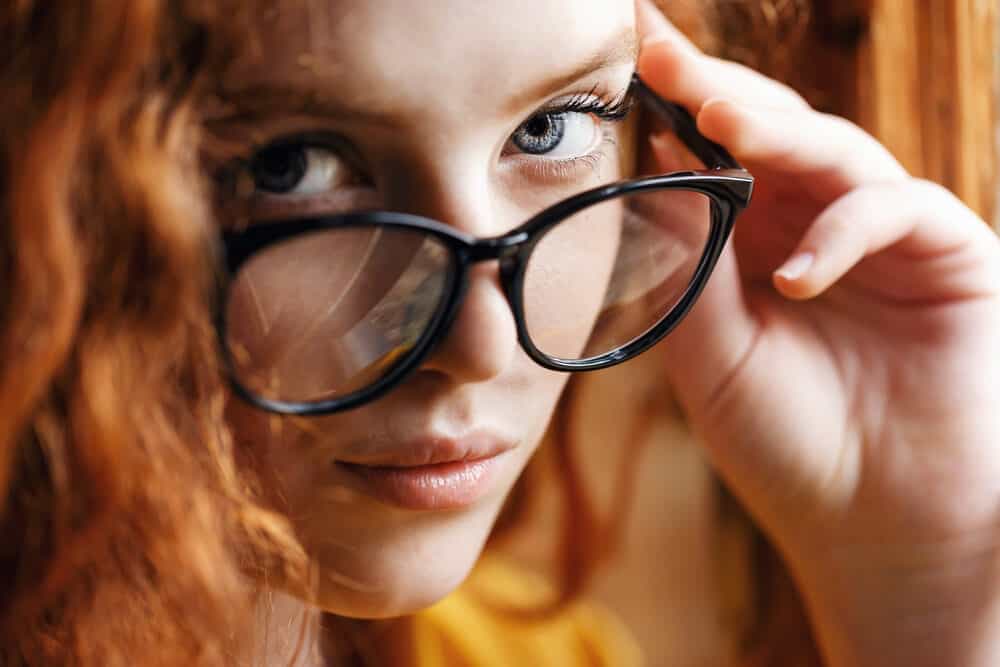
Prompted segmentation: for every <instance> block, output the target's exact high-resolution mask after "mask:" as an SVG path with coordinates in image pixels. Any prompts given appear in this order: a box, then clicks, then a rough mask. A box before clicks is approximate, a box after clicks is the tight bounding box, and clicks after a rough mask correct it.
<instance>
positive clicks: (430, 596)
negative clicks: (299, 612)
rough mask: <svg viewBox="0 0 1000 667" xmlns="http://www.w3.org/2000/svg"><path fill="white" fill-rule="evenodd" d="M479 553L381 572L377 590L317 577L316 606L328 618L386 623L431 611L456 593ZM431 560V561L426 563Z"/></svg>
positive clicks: (333, 576)
mask: <svg viewBox="0 0 1000 667" xmlns="http://www.w3.org/2000/svg"><path fill="white" fill-rule="evenodd" d="M478 555H479V554H478V552H477V553H475V554H472V555H471V557H469V558H466V559H463V561H465V562H461V563H459V562H457V559H455V558H450V559H442V560H446V561H448V562H446V563H442V562H441V561H440V560H439V561H438V563H436V564H428V563H426V562H425V563H420V564H418V563H414V564H413V566H412V567H409V568H405V569H402V570H400V571H386V572H383V573H382V575H381V578H380V579H379V585H378V586H369V587H365V588H364V589H360V590H359V586H357V585H356V584H355V583H354V582H352V581H345V580H344V579H343V576H342V575H340V574H332V573H331V572H325V573H324V574H325V575H326V576H323V575H322V574H321V575H320V576H321V577H322V578H323V581H322V582H321V583H320V586H319V590H318V596H317V600H316V602H317V603H318V605H319V607H320V608H321V609H322V610H323V611H325V612H327V613H330V614H335V615H337V616H345V617H349V618H364V619H385V618H397V617H400V616H407V615H410V614H414V613H416V612H418V611H421V610H422V609H426V608H427V607H430V606H431V605H433V604H434V603H436V602H438V601H440V600H442V599H443V598H445V597H447V596H448V595H450V594H451V593H452V592H453V591H454V590H455V589H457V588H458V587H459V586H460V585H461V584H462V582H463V581H464V580H465V578H466V577H467V576H468V574H469V572H470V571H471V570H472V566H473V565H474V564H475V562H476V557H477V556H478ZM428 560H433V559H428Z"/></svg>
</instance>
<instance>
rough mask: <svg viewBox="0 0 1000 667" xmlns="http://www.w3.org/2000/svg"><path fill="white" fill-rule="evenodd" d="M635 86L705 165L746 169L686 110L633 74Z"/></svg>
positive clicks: (640, 96)
mask: <svg viewBox="0 0 1000 667" xmlns="http://www.w3.org/2000/svg"><path fill="white" fill-rule="evenodd" d="M632 86H633V88H634V90H635V92H636V94H637V95H638V97H639V99H640V100H641V101H642V103H643V104H644V105H645V106H647V107H650V108H652V109H653V111H655V112H656V113H657V115H659V116H660V117H661V118H663V119H665V120H667V121H668V122H669V123H670V124H671V125H672V126H673V129H674V132H675V133H676V134H677V138H679V139H680V140H681V141H682V142H683V143H684V145H685V146H687V148H688V150H690V151H691V152H692V153H693V154H694V156H695V157H697V158H698V159H699V160H701V161H702V162H703V163H704V164H705V166H706V167H708V168H709V169H743V166H742V165H740V163H739V162H737V161H736V160H735V159H734V158H733V156H732V155H730V154H729V151H727V150H726V149H725V148H723V147H722V146H720V145H719V144H717V143H715V142H714V141H711V140H710V139H706V138H705V137H704V136H703V135H702V133H701V132H699V131H698V124H697V122H695V119H694V117H693V116H692V115H691V114H690V113H688V111H687V109H685V108H684V107H682V106H681V105H679V104H675V103H673V102H668V101H667V100H665V99H663V98H662V97H660V96H659V95H657V94H656V93H655V92H653V90H652V89H651V88H650V87H649V86H647V85H646V84H645V82H643V80H642V79H640V78H639V76H638V75H635V76H633V77H632Z"/></svg>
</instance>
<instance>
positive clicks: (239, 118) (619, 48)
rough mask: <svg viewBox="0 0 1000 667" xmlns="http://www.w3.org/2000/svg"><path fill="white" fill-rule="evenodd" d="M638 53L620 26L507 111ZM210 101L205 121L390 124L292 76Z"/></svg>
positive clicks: (630, 32)
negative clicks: (281, 118)
mask: <svg viewBox="0 0 1000 667" xmlns="http://www.w3.org/2000/svg"><path fill="white" fill-rule="evenodd" d="M638 57H639V41H638V37H637V35H636V31H635V30H634V29H632V28H626V29H623V30H621V31H620V32H618V33H616V34H615V35H614V36H613V37H612V38H611V39H609V40H607V42H606V43H605V44H604V46H603V47H602V48H600V49H597V50H596V51H594V52H593V53H592V54H591V55H589V56H588V57H587V58H586V59H584V60H583V61H581V62H579V63H577V64H576V65H575V66H573V67H572V68H571V69H568V70H567V71H565V72H560V73H557V74H556V75H554V76H551V77H548V78H546V79H545V80H543V81H541V82H539V83H537V84H535V85H533V86H532V87H531V88H529V89H527V90H522V91H518V92H517V93H516V94H515V95H514V96H513V97H511V98H510V99H509V100H508V102H507V104H506V108H507V109H508V110H509V111H510V112H512V113H516V112H519V111H522V110H523V109H524V108H525V107H529V106H532V105H534V104H537V103H538V101H539V100H542V99H544V98H546V97H548V96H550V95H553V94H555V93H556V92H558V91H560V90H562V89H564V88H566V87H568V86H570V85H572V84H573V83H575V82H576V81H578V80H580V79H583V78H584V77H586V76H588V75H590V74H592V73H594V72H597V71H599V70H602V69H607V68H610V67H614V66H620V65H625V64H632V66H633V67H634V66H635V62H636V60H637V59H638ZM212 102H213V104H215V105H216V108H215V109H209V110H208V112H207V113H206V118H207V121H208V124H209V126H212V125H221V124H224V123H238V122H249V121H252V120H259V119H260V118H262V117H266V116H269V115H277V114H293V113H298V114H302V115H305V116H315V117H326V118H337V119H338V120H342V121H345V122H351V121H358V122H365V123H368V124H372V123H375V124H382V125H393V115H392V114H391V113H387V112H380V111H378V110H373V109H356V108H350V107H347V106H344V105H343V104H342V103H340V102H339V101H338V100H336V99H335V98H332V97H329V96H327V95H325V94H324V92H323V90H322V89H321V88H319V87H317V86H314V85H306V84H303V83H302V82H297V81H291V82H277V81H260V82H256V83H251V84H249V85H244V86H242V87H239V88H232V89H226V88H225V87H220V88H219V89H218V90H217V91H216V94H215V96H214V100H212Z"/></svg>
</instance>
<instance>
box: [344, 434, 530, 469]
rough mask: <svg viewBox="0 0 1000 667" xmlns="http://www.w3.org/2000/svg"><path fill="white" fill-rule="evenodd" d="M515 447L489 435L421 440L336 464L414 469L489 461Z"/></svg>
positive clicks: (495, 436)
mask: <svg viewBox="0 0 1000 667" xmlns="http://www.w3.org/2000/svg"><path fill="white" fill-rule="evenodd" d="M515 446H516V443H514V442H511V441H510V440H507V439H504V438H501V437H499V436H497V435H494V434H490V433H470V434H468V435H465V436H462V437H457V438H456V437H448V436H422V437H419V438H415V439H412V440H409V441H406V442H404V443H403V444H401V445H398V446H394V447H393V451H391V452H384V451H383V452H377V453H373V454H372V455H371V456H363V455H358V456H351V457H350V458H349V459H340V462H341V463H346V464H349V465H362V466H369V467H375V468H416V467H420V466H429V465H437V464H442V463H455V462H459V461H478V460H480V459H487V458H492V457H494V456H496V455H498V454H501V453H503V452H506V451H508V450H511V449H513V448H514V447H515Z"/></svg>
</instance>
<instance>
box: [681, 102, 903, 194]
mask: <svg viewBox="0 0 1000 667" xmlns="http://www.w3.org/2000/svg"><path fill="white" fill-rule="evenodd" d="M697 120H698V129H699V131H700V132H701V133H702V134H704V135H705V136H706V137H708V138H709V139H712V140H713V141H715V142H717V143H719V144H721V145H723V146H725V147H726V148H727V149H728V150H729V151H730V152H731V153H732V154H733V156H734V157H735V158H736V159H737V160H740V161H741V162H744V163H747V164H750V165H751V166H755V165H760V166H766V167H767V168H768V169H774V170H777V171H782V172H788V173H795V174H798V175H799V176H798V178H799V179H800V180H801V181H802V186H803V188H804V189H805V190H806V192H807V193H809V194H812V195H814V196H816V197H822V198H826V199H834V198H836V197H839V196H840V195H842V194H844V193H846V192H847V191H849V190H853V189H854V188H856V187H858V186H859V185H861V184H863V183H869V182H872V181H900V180H903V179H905V178H906V176H907V174H906V170H905V169H903V167H902V165H900V164H899V162H898V161H897V160H896V158H895V157H893V156H892V154H891V153H890V152H889V151H888V150H887V149H886V148H885V147H884V146H882V144H880V143H878V142H877V141H876V140H875V139H874V138H873V137H871V136H870V135H869V134H868V133H866V132H865V131H864V130H862V129H861V128H859V127H858V126H857V125H854V124H853V123H851V122H849V121H847V120H845V119H843V118H840V117H838V116H832V115H830V114H823V113H820V112H818V111H813V110H811V109H761V108H759V107H756V108H755V107H750V106H747V105H745V104H735V103H733V102H731V101H729V100H710V101H709V102H707V103H706V104H705V105H704V106H703V107H702V110H701V112H700V113H699V114H698V119H697Z"/></svg>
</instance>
